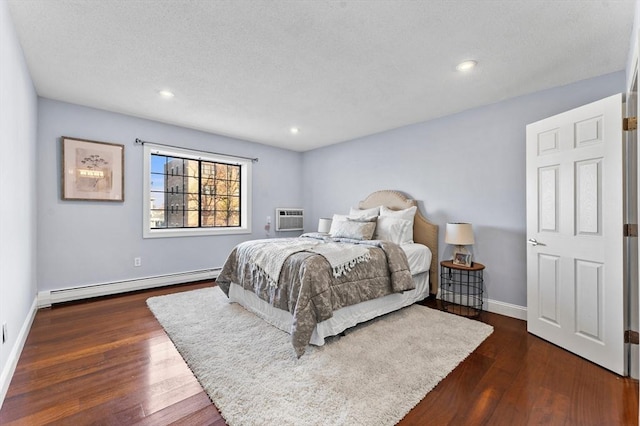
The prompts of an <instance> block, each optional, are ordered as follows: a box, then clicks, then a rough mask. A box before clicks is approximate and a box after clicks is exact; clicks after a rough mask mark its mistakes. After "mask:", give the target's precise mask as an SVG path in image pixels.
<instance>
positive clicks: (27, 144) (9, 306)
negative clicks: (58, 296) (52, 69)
mask: <svg viewBox="0 0 640 426" xmlns="http://www.w3.org/2000/svg"><path fill="white" fill-rule="evenodd" d="M37 118H38V117H37V96H36V92H35V89H34V87H33V83H32V81H31V77H30V75H29V70H28V69H27V65H26V62H25V60H24V56H23V53H22V48H21V47H20V44H19V42H18V39H17V37H16V33H15V30H14V28H13V23H12V22H11V18H10V15H9V11H8V7H7V3H6V2H5V1H4V0H2V1H0V149H1V150H2V159H1V160H0V162H1V165H0V187H1V188H2V202H1V203H0V324H2V323H6V324H7V332H8V333H7V336H6V337H7V341H6V342H5V343H2V346H1V349H0V372H1V375H0V378H1V379H0V405H2V401H4V395H5V392H6V390H7V388H8V386H9V381H10V380H11V376H10V374H12V373H13V366H14V365H15V363H17V359H18V357H19V356H20V352H19V350H20V349H21V347H22V346H21V342H20V340H21V339H19V335H20V333H21V331H22V332H23V333H24V334H23V337H24V335H25V334H26V332H28V326H29V325H30V319H31V318H32V315H31V313H32V311H31V308H32V306H35V305H34V304H33V303H34V301H35V298H36V274H35V268H36V210H37V197H36V167H35V166H36V129H37V123H36V122H37Z"/></svg>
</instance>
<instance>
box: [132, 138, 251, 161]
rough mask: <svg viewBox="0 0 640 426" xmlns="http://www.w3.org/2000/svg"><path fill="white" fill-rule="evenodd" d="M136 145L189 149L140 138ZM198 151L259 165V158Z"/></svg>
mask: <svg viewBox="0 0 640 426" xmlns="http://www.w3.org/2000/svg"><path fill="white" fill-rule="evenodd" d="M135 143H136V145H144V144H146V143H148V144H150V145H158V146H166V147H167V148H178V149H189V148H184V147H182V146H176V145H168V144H164V143H157V142H149V141H143V140H142V139H138V138H136V141H135ZM198 151H200V152H206V153H207V154H214V155H224V156H225V157H235V158H242V159H243V160H251V162H252V163H257V162H258V157H243V156H241V155H230V154H223V153H221V152H213V151H203V150H201V149H198Z"/></svg>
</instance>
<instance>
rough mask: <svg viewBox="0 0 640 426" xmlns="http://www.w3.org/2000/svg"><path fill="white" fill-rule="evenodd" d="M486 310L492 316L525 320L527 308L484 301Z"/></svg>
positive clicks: (488, 300) (496, 301)
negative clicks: (498, 315) (492, 314)
mask: <svg viewBox="0 0 640 426" xmlns="http://www.w3.org/2000/svg"><path fill="white" fill-rule="evenodd" d="M484 303H485V306H486V310H487V311H489V312H493V313H494V314H500V315H504V316H507V317H511V318H517V319H521V320H524V321H526V320H527V307H526V306H520V305H513V304H511V303H506V302H500V301H498V300H491V299H485V301H484Z"/></svg>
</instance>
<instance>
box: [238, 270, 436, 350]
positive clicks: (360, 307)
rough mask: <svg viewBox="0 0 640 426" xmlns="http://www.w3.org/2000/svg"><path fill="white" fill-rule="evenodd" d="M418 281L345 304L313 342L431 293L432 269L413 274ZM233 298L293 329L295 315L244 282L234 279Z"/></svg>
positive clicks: (320, 326)
mask: <svg viewBox="0 0 640 426" xmlns="http://www.w3.org/2000/svg"><path fill="white" fill-rule="evenodd" d="M413 280H414V281H415V283H416V288H415V289H414V290H409V291H405V292H403V293H393V294H389V295H387V296H384V297H381V298H378V299H372V300H367V301H365V302H362V303H358V304H357V305H351V306H345V307H344V308H341V309H338V310H337V311H335V312H334V313H333V317H331V318H329V319H328V320H326V321H322V322H320V323H318V324H316V327H315V329H314V330H313V334H312V335H311V340H310V342H309V343H311V344H312V345H316V346H322V345H324V339H325V338H326V337H330V336H335V335H337V334H340V333H342V332H343V331H344V330H346V329H348V328H350V327H353V326H354V325H356V324H359V323H361V322H365V321H369V320H370V319H373V318H376V317H379V316H380V315H384V314H388V313H389V312H393V311H397V310H398V309H401V308H404V307H405V306H409V305H412V304H414V303H415V302H418V301H420V300H422V299H424V298H426V297H428V296H429V272H423V273H421V274H418V275H414V276H413ZM229 301H230V302H236V303H238V304H240V305H241V306H243V307H244V308H245V309H247V310H248V311H250V312H253V313H254V314H255V315H257V316H259V317H260V318H262V319H263V320H265V321H266V322H268V323H269V324H271V325H273V326H274V327H277V328H279V329H280V330H282V331H285V332H287V333H291V324H292V322H293V315H291V313H289V312H287V311H283V310H282V309H277V308H274V307H273V306H271V305H270V304H269V303H267V302H265V301H264V300H262V299H260V298H259V297H258V296H256V294H255V293H253V292H252V291H249V290H245V289H244V288H242V287H241V286H239V285H237V284H235V283H231V286H230V288H229Z"/></svg>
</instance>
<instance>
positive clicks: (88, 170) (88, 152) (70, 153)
mask: <svg viewBox="0 0 640 426" xmlns="http://www.w3.org/2000/svg"><path fill="white" fill-rule="evenodd" d="M62 199H63V200H87V201H124V145H118V144H114V143H107V142H96V141H90V140H85V139H76V138H70V137H66V136H63V137H62Z"/></svg>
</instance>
